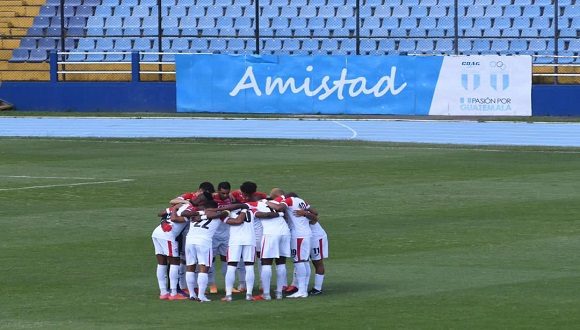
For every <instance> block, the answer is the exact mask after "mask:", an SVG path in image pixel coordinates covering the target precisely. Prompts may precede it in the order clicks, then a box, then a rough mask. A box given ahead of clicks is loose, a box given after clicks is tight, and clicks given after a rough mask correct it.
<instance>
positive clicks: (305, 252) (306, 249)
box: [290, 237, 311, 262]
mask: <svg viewBox="0 0 580 330" xmlns="http://www.w3.org/2000/svg"><path fill="white" fill-rule="evenodd" d="M310 240H311V238H310V237H292V239H291V240H290V248H291V249H292V251H291V252H292V258H293V259H294V262H298V261H308V259H310Z"/></svg>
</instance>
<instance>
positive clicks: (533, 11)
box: [522, 5, 541, 18]
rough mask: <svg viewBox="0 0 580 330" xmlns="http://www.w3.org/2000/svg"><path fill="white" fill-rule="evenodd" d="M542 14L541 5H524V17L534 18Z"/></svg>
mask: <svg viewBox="0 0 580 330" xmlns="http://www.w3.org/2000/svg"><path fill="white" fill-rule="evenodd" d="M540 15H541V11H540V6H534V5H529V6H526V7H524V12H523V13H522V16H523V17H528V18H534V17H539V16H540Z"/></svg>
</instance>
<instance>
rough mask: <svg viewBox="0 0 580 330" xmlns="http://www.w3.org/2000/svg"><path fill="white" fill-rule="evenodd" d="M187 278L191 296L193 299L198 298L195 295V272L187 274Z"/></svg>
mask: <svg viewBox="0 0 580 330" xmlns="http://www.w3.org/2000/svg"><path fill="white" fill-rule="evenodd" d="M185 278H186V279H187V289H188V290H189V296H190V297H191V298H197V296H196V294H195V284H196V283H195V282H196V279H195V272H186V273H185Z"/></svg>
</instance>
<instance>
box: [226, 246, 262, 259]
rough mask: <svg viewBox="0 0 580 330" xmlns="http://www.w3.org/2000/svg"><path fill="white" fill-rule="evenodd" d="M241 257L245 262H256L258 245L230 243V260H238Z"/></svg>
mask: <svg viewBox="0 0 580 330" xmlns="http://www.w3.org/2000/svg"><path fill="white" fill-rule="evenodd" d="M240 257H241V258H240ZM240 259H241V260H242V261H243V262H254V261H255V260H256V247H254V246H252V245H230V246H229V247H228V262H238V261H240Z"/></svg>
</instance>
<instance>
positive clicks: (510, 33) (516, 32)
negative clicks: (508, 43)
mask: <svg viewBox="0 0 580 330" xmlns="http://www.w3.org/2000/svg"><path fill="white" fill-rule="evenodd" d="M520 31H521V30H520V29H517V28H508V29H503V30H502V32H501V36H502V37H513V38H519V37H520Z"/></svg>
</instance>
